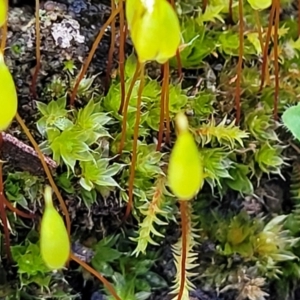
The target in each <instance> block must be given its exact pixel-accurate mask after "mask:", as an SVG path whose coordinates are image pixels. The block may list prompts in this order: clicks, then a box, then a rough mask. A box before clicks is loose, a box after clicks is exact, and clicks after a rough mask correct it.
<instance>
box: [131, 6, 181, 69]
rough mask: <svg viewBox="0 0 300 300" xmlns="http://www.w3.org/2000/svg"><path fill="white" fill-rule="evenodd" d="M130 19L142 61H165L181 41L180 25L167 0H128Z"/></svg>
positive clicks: (132, 34)
mask: <svg viewBox="0 0 300 300" xmlns="http://www.w3.org/2000/svg"><path fill="white" fill-rule="evenodd" d="M126 19H127V22H128V27H129V30H130V34H131V39H132V42H133V44H134V47H135V49H136V52H137V54H138V58H139V61H140V62H141V63H144V62H146V61H151V60H155V61H157V62H158V63H161V64H163V63H165V62H166V61H168V60H169V59H170V58H171V57H173V56H174V55H175V54H176V51H177V49H178V47H179V44H180V25H179V20H178V17H177V15H176V12H175V10H174V9H173V7H172V5H171V4H170V3H169V2H168V1H167V0H127V1H126Z"/></svg>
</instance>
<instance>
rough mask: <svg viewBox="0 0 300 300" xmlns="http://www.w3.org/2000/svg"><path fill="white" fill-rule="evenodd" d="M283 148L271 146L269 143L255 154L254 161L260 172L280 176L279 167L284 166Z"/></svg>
mask: <svg viewBox="0 0 300 300" xmlns="http://www.w3.org/2000/svg"><path fill="white" fill-rule="evenodd" d="M282 151H283V147H282V146H280V145H274V146H272V145H271V144H270V143H268V142H266V143H264V144H263V145H262V146H261V148H260V149H258V150H257V151H256V153H255V161H256V162H257V164H258V166H259V168H260V170H261V171H262V172H264V173H267V174H270V173H272V174H278V175H280V176H282V174H281V167H282V166H283V165H286V163H285V162H284V157H283V156H282V154H281V153H282Z"/></svg>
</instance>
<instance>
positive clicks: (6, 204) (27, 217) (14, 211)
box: [3, 194, 36, 219]
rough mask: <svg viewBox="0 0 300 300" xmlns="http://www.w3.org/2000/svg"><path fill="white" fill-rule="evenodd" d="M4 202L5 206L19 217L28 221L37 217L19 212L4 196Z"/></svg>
mask: <svg viewBox="0 0 300 300" xmlns="http://www.w3.org/2000/svg"><path fill="white" fill-rule="evenodd" d="M3 201H4V204H5V206H7V207H8V209H9V210H10V211H12V212H13V213H15V214H16V215H18V216H19V217H22V218H26V219H34V218H36V216H35V215H34V214H31V213H29V214H27V213H25V212H23V211H21V210H19V209H18V208H16V207H14V206H13V205H12V204H11V203H10V202H9V201H8V200H7V199H6V198H5V196H4V194H3Z"/></svg>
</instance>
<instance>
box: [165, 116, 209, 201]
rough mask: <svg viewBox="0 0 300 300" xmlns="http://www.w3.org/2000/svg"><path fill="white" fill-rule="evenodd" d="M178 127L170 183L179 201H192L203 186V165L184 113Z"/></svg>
mask: <svg viewBox="0 0 300 300" xmlns="http://www.w3.org/2000/svg"><path fill="white" fill-rule="evenodd" d="M176 125H177V129H178V136H177V140H176V142H175V145H174V147H173V149H172V152H171V156H170V161H169V168H168V183H169V186H170V188H171V190H172V192H173V193H174V194H175V196H176V197H178V199H179V200H191V199H192V198H193V197H194V196H195V195H196V194H197V193H198V191H199V190H200V189H201V187H202V185H203V181H204V173H203V164H202V159H201V157H200V153H199V151H198V148H197V145H196V142H195V140H194V138H193V136H192V134H191V133H190V132H189V129H188V121H187V118H186V116H185V115H184V114H183V113H179V114H178V115H177V117H176Z"/></svg>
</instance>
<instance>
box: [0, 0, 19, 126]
mask: <svg viewBox="0 0 300 300" xmlns="http://www.w3.org/2000/svg"><path fill="white" fill-rule="evenodd" d="M0 1H1V0H0ZM17 108H18V97H17V92H16V86H15V83H14V80H13V78H12V76H11V74H10V71H9V69H8V67H7V66H6V64H5V62H4V57H3V54H2V53H1V52H0V132H1V131H4V130H6V129H7V128H8V127H9V125H10V123H11V122H12V120H13V118H14V117H15V115H16V113H17Z"/></svg>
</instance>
